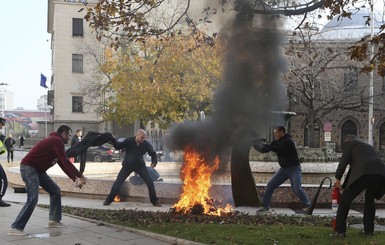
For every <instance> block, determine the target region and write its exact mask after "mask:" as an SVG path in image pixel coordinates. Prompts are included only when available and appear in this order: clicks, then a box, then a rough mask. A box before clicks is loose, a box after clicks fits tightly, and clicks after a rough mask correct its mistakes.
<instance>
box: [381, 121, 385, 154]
mask: <svg viewBox="0 0 385 245" xmlns="http://www.w3.org/2000/svg"><path fill="white" fill-rule="evenodd" d="M380 150H385V123H383V124H381V127H380Z"/></svg>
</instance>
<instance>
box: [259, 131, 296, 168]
mask: <svg viewBox="0 0 385 245" xmlns="http://www.w3.org/2000/svg"><path fill="white" fill-rule="evenodd" d="M254 148H255V149H256V150H257V151H259V152H262V153H266V152H269V151H272V152H275V153H277V157H278V163H279V166H281V168H290V167H294V166H298V165H300V163H299V159H298V153H297V148H296V147H295V144H294V141H293V139H292V138H291V136H290V135H289V134H285V135H284V136H283V137H282V138H281V139H279V140H274V141H273V142H271V143H270V144H262V146H258V145H254Z"/></svg>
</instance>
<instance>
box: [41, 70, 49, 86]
mask: <svg viewBox="0 0 385 245" xmlns="http://www.w3.org/2000/svg"><path fill="white" fill-rule="evenodd" d="M46 82H47V77H46V76H44V75H43V74H41V73H40V86H42V87H43V88H48V87H47V85H46V84H45V83H46Z"/></svg>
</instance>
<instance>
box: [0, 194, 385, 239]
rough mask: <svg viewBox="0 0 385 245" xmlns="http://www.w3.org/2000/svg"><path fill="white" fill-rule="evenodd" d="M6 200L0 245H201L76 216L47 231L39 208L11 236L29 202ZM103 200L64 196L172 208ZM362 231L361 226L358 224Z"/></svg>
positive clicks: (88, 203) (79, 203)
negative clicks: (20, 230) (18, 232)
mask: <svg viewBox="0 0 385 245" xmlns="http://www.w3.org/2000/svg"><path fill="white" fill-rule="evenodd" d="M3 199H4V200H5V201H8V202H11V204H12V206H11V207H0V244H1V245H15V244H20V245H22V244H28V245H31V244H32V245H33V244H38V245H45V244H51V245H53V244H63V245H64V244H66V245H67V244H68V245H92V244H109V245H115V244H116V245H118V244H119V245H120V244H140V245H143V244H151V245H162V244H165V245H166V244H191V245H194V244H198V243H195V242H191V241H186V240H182V239H176V238H173V237H168V236H163V235H158V234H154V233H150V232H145V231H140V230H135V229H129V228H123V227H119V226H113V225H101V224H100V223H99V222H94V221H92V220H86V219H81V218H77V217H73V216H68V215H65V214H64V215H63V220H62V222H63V223H64V224H65V225H67V227H66V228H47V227H46V225H47V222H48V210H46V209H41V208H36V209H35V211H34V213H33V215H32V217H31V219H30V221H29V222H28V224H27V227H26V228H25V231H26V232H28V233H30V235H28V236H9V235H7V231H8V227H9V226H10V224H11V223H12V222H13V221H14V219H15V217H16V216H17V214H18V213H19V211H20V209H21V207H22V205H23V204H24V202H25V200H26V194H25V193H14V191H13V189H12V188H9V189H8V190H7V193H6V195H5V196H4V198H3ZM102 201H103V200H98V199H85V198H76V197H67V196H63V198H62V204H63V205H66V206H72V207H87V208H98V209H123V208H125V209H140V210H145V211H162V212H167V211H168V210H169V209H170V208H171V205H168V204H164V205H163V206H162V207H154V206H152V205H151V204H150V203H140V202H119V203H113V204H111V205H110V206H103V205H102ZM39 204H49V197H48V195H47V194H40V196H39ZM236 210H238V211H242V212H246V213H249V214H251V215H255V211H256V208H246V207H239V208H236ZM272 213H273V214H287V215H303V214H296V212H295V211H294V210H291V209H288V208H274V209H273V211H272ZM313 214H314V215H321V216H331V215H332V211H331V209H315V210H314V212H313ZM376 214H377V216H379V217H383V218H385V209H380V210H377V213H376ZM350 215H356V216H362V214H361V213H360V212H357V211H354V210H352V211H351V212H350ZM355 227H356V228H358V229H360V228H361V226H360V224H358V225H355ZM376 231H385V228H384V227H383V226H376Z"/></svg>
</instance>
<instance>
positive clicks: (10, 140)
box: [4, 138, 16, 151]
mask: <svg viewBox="0 0 385 245" xmlns="http://www.w3.org/2000/svg"><path fill="white" fill-rule="evenodd" d="M15 144H16V141H15V140H14V139H13V138H6V139H5V141H4V146H5V147H6V148H7V151H10V150H11V147H13V146H14V145H15Z"/></svg>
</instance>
